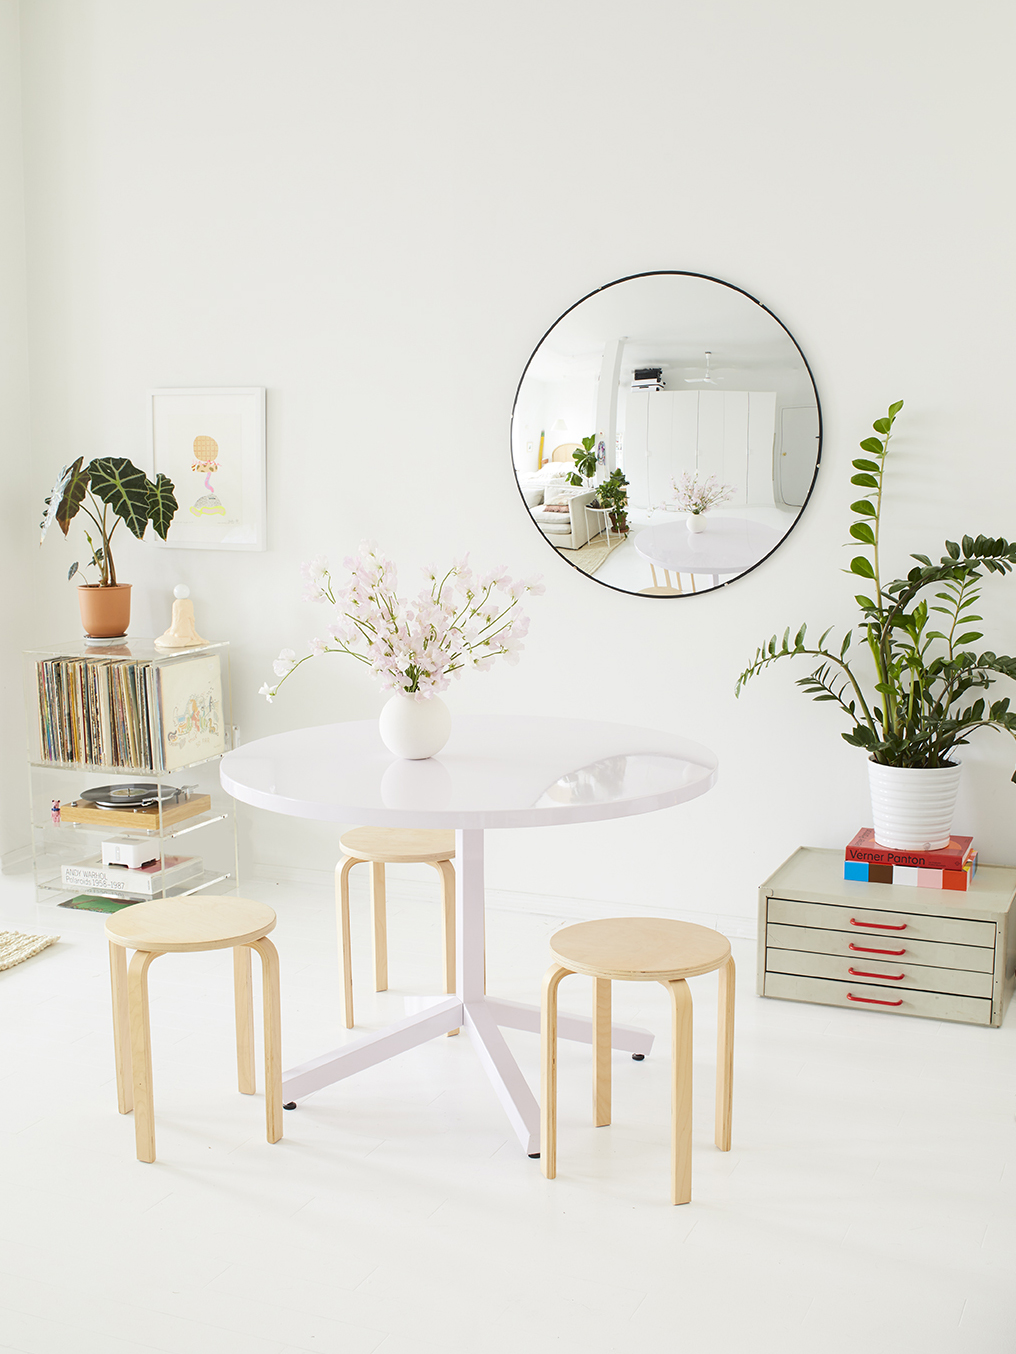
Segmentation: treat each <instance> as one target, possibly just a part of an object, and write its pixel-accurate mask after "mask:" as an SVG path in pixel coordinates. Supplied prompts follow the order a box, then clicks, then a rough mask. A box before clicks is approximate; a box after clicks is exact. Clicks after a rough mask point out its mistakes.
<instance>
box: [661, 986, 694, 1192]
mask: <svg viewBox="0 0 1016 1354" xmlns="http://www.w3.org/2000/svg"><path fill="white" fill-rule="evenodd" d="M663 986H664V987H667V988H669V989H670V995H671V1001H672V1008H673V1021H672V1026H673V1051H672V1055H671V1057H672V1062H673V1083H672V1087H671V1108H670V1159H671V1175H670V1202H671V1203H673V1204H687V1203H691V1102H692V1095H691V1092H692V1086H691V1075H692V1074H691V1057H692V1004H691V993H690V992H689V991H688V984H687V983H686V982H685V981H684V979H683V978H680V979H678V980H677V981H676V982H666V983H664V984H663Z"/></svg>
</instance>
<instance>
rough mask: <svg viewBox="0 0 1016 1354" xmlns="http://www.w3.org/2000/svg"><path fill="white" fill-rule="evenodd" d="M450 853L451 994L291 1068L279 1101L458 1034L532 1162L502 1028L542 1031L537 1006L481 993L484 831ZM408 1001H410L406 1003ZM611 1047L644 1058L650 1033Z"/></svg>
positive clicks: (588, 1027)
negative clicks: (466, 1039) (468, 1041)
mask: <svg viewBox="0 0 1016 1354" xmlns="http://www.w3.org/2000/svg"><path fill="white" fill-rule="evenodd" d="M455 847H456V860H455V866H456V871H455V873H456V885H455V889H456V897H455V910H456V927H457V945H456V989H457V990H456V992H455V994H454V995H453V996H447V997H423V998H418V999H416V1000H418V1001H419V1002H420V1004H421V1007H422V1009H420V1010H418V1011H415V1012H412V1013H411V1014H409V1015H407V1016H405V1018H404V1019H402V1020H399V1021H396V1022H395V1024H393V1025H389V1026H388V1027H387V1028H386V1029H383V1030H377V1031H376V1032H374V1033H373V1034H367V1035H364V1036H363V1037H362V1038H361V1039H354V1040H352V1041H351V1042H350V1043H348V1044H344V1045H343V1046H342V1047H341V1048H337V1049H335V1050H333V1051H332V1052H331V1053H326V1054H324V1055H323V1056H322V1057H320V1058H315V1059H313V1061H311V1062H308V1063H304V1064H302V1066H300V1067H294V1068H292V1069H291V1070H290V1071H288V1072H284V1073H283V1076H282V1098H283V1100H284V1101H286V1102H292V1101H295V1100H299V1099H301V1098H302V1097H303V1096H306V1095H310V1094H311V1093H312V1092H313V1091H319V1090H321V1088H322V1087H324V1086H330V1085H331V1084H332V1083H333V1082H336V1081H341V1080H342V1079H343V1078H344V1077H349V1076H352V1075H353V1074H354V1073H355V1072H362V1071H363V1069H364V1068H365V1067H373V1066H374V1064H375V1063H379V1062H384V1061H385V1059H387V1058H394V1057H395V1055H396V1054H398V1053H405V1052H406V1050H407V1049H410V1048H415V1047H416V1046H417V1045H418V1044H425V1043H426V1042H427V1041H428V1040H430V1039H437V1038H438V1037H439V1036H441V1035H443V1034H447V1033H448V1031H449V1030H454V1029H456V1028H463V1029H465V1030H467V1031H468V1032H469V1034H470V1036H471V1037H472V1040H473V1044H474V1046H475V1048H476V1051H477V1053H478V1054H479V1057H480V1062H481V1063H482V1064H483V1067H484V1070H485V1071H486V1073H487V1076H488V1077H489V1078H490V1080H491V1083H492V1084H493V1087H494V1090H495V1092H496V1094H497V1098H498V1099H499V1100H500V1102H501V1105H502V1107H503V1108H504V1111H505V1113H506V1114H507V1116H508V1119H509V1121H510V1123H511V1125H512V1128H514V1130H515V1132H516V1134H517V1135H518V1138H519V1141H520V1142H521V1143H522V1146H523V1147H524V1148H525V1150H526V1152H528V1154H529V1155H530V1156H537V1155H538V1154H539V1151H540V1110H539V1106H538V1104H537V1101H536V1097H535V1096H534V1095H533V1092H532V1091H531V1090H530V1088H529V1083H528V1082H527V1081H526V1079H525V1077H524V1076H523V1075H522V1071H521V1069H520V1068H519V1065H518V1063H516V1061H515V1059H514V1058H513V1057H512V1055H511V1052H510V1050H509V1048H508V1045H507V1044H506V1043H505V1041H504V1036H503V1035H502V1033H501V1029H500V1028H499V1027H500V1026H505V1027H506V1028H509V1029H516V1030H529V1031H532V1032H534V1033H536V1032H538V1031H539V1028H540V1008H539V1007H538V1006H531V1005H528V1004H525V1003H523V1002H515V1001H504V1000H501V999H499V998H497V997H488V996H486V995H485V993H484V990H483V987H484V884H483V831H482V829H479V828H470V829H467V830H465V831H463V830H461V829H460V830H459V831H457V832H456V834H455ZM411 1000H412V999H411ZM558 1034H559V1035H560V1036H561V1037H562V1038H564V1039H575V1040H578V1041H580V1042H583V1043H587V1044H590V1043H592V1020H591V1018H589V1017H585V1016H561V1017H560V1018H559V1021H558ZM611 1044H612V1045H613V1047H614V1048H618V1049H623V1050H625V1051H627V1052H629V1053H634V1054H642V1055H645V1054H646V1053H648V1052H649V1050H650V1049H651V1048H652V1045H653V1035H652V1034H651V1033H650V1031H649V1030H641V1029H637V1028H635V1027H633V1026H630V1025H614V1026H612V1027H611Z"/></svg>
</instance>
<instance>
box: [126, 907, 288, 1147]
mask: <svg viewBox="0 0 1016 1354" xmlns="http://www.w3.org/2000/svg"><path fill="white" fill-rule="evenodd" d="M274 928H275V913H274V912H273V911H272V909H271V908H270V907H266V906H265V904H264V903H253V902H251V901H249V899H247V898H220V897H212V896H209V895H207V894H206V895H204V896H202V897H187V898H160V899H157V900H154V901H152V902H150V903H135V904H134V905H133V906H131V907H125V908H123V909H122V910H121V911H119V912H116V913H114V914H113V916H111V917H110V918H109V920H108V921H107V922H106V936H107V937H108V939H109V968H110V975H111V978H112V986H113V1049H114V1053H115V1057H116V1089H117V1098H118V1101H119V1106H120V1113H121V1114H129V1113H130V1112H131V1110H132V1109H133V1111H134V1136H135V1141H136V1143H137V1152H138V1160H139V1161H154V1160H155V1108H154V1104H153V1099H152V1039H151V1030H150V1026H149V1020H148V969H149V967H150V965H151V963H152V960H153V959H157V958H158V957H159V955H160V954H170V953H177V954H186V953H192V952H194V951H196V950H227V949H231V950H232V951H233V993H234V1001H235V1007H236V1067H237V1080H238V1082H239V1086H240V1090H241V1092H242V1093H243V1094H244V1095H253V1094H254V1091H255V1077H254V1000H253V995H252V992H251V971H250V952H251V950H257V952H258V954H259V955H260V956H261V967H262V974H263V985H262V990H263V994H264V1020H265V1116H266V1119H267V1128H268V1141H269V1142H278V1141H279V1139H280V1138H281V1137H282V1026H281V1016H280V1008H279V955H278V951H277V950H276V948H275V946H274V945H273V944H272V942H271V941H270V940H269V939H268V932H269V931H271V930H274ZM128 950H133V951H134V955H133V957H132V959H131V962H130V967H129V968H128V966H127V951H128Z"/></svg>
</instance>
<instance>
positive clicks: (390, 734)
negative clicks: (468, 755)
mask: <svg viewBox="0 0 1016 1354" xmlns="http://www.w3.org/2000/svg"><path fill="white" fill-rule="evenodd" d="M377 726H378V732H379V733H380V735H381V741H382V743H384V745H385V747H386V748H387V749H388V751H389V752H394V754H395V756H396V757H403V758H405V759H406V760H407V761H414V762H417V761H421V760H422V759H423V758H424V757H433V756H435V755H436V754H437V753H439V752H440V751H441V749H442V748H443V747H444V745H445V743H447V742H448V737H449V735H450V733H451V731H452V716H451V711H450V710H449V709H448V706H447V705H445V703H444V701H443V700H441V699H440V697H439V696H428V697H427V698H426V699H425V700H419V701H418V700H416V699H415V697H413V696H406V695H403V694H402V693H401V692H396V694H395V695H394V696H392V697H391V698H390V699H389V701H388V702H387V704H386V705H385V707H384V709H383V710H382V711H381V714H380V716H379V718H378V722H377Z"/></svg>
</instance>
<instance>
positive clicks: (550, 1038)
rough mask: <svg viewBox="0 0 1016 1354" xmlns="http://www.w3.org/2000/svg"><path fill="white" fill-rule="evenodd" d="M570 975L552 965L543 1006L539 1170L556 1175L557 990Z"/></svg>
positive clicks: (557, 966)
mask: <svg viewBox="0 0 1016 1354" xmlns="http://www.w3.org/2000/svg"><path fill="white" fill-rule="evenodd" d="M570 972H571V970H570V969H566V968H564V967H563V966H562V965H561V964H553V965H551V967H550V968H549V969H548V970H547V972H546V975H545V976H544V979H543V999H542V1003H541V1007H540V1169H541V1170H542V1171H543V1174H544V1175H545V1176H546V1177H547V1179H548V1180H553V1179H554V1177H555V1176H556V1175H557V989H558V988H559V987H560V986H561V979H562V978H564V977H566V976H567V975H568V974H569V973H570Z"/></svg>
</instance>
